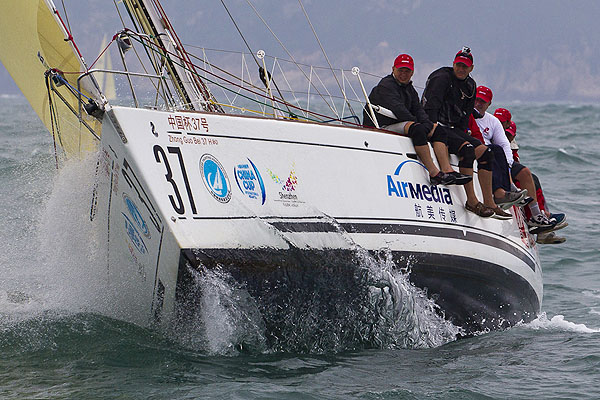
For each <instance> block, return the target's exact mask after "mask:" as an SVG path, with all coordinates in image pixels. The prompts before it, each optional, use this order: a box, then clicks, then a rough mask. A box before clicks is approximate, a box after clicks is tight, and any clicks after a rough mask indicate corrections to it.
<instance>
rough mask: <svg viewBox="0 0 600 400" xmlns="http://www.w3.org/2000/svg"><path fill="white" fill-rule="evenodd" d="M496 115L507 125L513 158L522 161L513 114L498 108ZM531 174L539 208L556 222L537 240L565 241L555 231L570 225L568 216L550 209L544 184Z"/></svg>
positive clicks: (528, 210)
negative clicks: (545, 195)
mask: <svg viewBox="0 0 600 400" xmlns="http://www.w3.org/2000/svg"><path fill="white" fill-rule="evenodd" d="M494 115H495V116H496V117H497V118H498V119H500V121H501V122H502V125H503V126H505V125H507V127H506V129H505V133H506V137H507V139H508V140H509V142H510V145H511V149H512V153H513V158H514V160H515V162H520V159H519V153H518V151H519V146H518V145H517V142H516V141H515V136H516V135H517V125H516V124H515V123H514V122H513V121H511V118H512V115H511V114H510V112H509V111H508V110H507V109H505V108H498V109H496V111H495V112H494ZM503 120H504V121H503ZM531 176H532V178H533V181H534V184H535V189H536V191H535V196H536V200H537V203H538V207H539V209H540V210H541V211H542V212H543V213H544V215H545V216H546V217H548V219H549V220H550V221H551V222H554V223H555V226H554V228H553V230H552V231H545V232H541V233H538V234H537V238H536V242H537V243H540V244H559V243H563V242H565V241H566V240H567V239H566V238H564V237H561V236H558V235H556V233H555V232H554V231H555V230H558V229H562V228H564V227H566V226H567V225H569V224H568V223H567V216H566V215H565V214H563V213H557V214H552V213H550V212H549V211H548V205H547V204H546V199H545V197H544V192H543V190H542V185H541V183H540V180H539V179H538V177H537V176H536V175H535V174H531ZM516 183H517V184H520V182H518V181H517V182H516ZM525 215H526V218H527V219H530V218H531V216H532V212H531V209H530V208H526V209H525Z"/></svg>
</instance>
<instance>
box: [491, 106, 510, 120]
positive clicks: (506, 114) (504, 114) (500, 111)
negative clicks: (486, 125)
mask: <svg viewBox="0 0 600 400" xmlns="http://www.w3.org/2000/svg"><path fill="white" fill-rule="evenodd" d="M494 116H495V117H496V118H498V119H499V120H500V122H506V121H510V120H511V119H512V114H511V113H510V111H508V110H507V109H506V108H496V111H494Z"/></svg>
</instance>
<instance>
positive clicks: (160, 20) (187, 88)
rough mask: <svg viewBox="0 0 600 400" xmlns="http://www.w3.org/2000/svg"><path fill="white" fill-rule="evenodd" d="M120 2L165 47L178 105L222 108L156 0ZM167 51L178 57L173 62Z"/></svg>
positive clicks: (219, 110)
mask: <svg viewBox="0 0 600 400" xmlns="http://www.w3.org/2000/svg"><path fill="white" fill-rule="evenodd" d="M123 3H124V4H125V6H126V7H127V10H128V11H129V13H130V15H131V16H132V17H134V18H135V19H136V20H137V22H138V23H139V25H140V26H141V29H143V31H144V33H145V34H146V35H148V36H149V37H150V40H152V41H153V42H154V43H155V44H156V46H158V47H159V48H162V49H164V50H165V51H166V53H165V54H164V55H163V62H164V63H165V67H166V69H167V73H168V74H169V76H170V77H171V79H172V81H173V85H174V86H175V89H176V90H177V93H178V94H179V96H180V98H181V100H182V102H183V104H182V106H183V107H184V108H186V109H191V110H198V111H213V112H223V110H222V108H221V107H220V106H219V105H218V104H217V102H216V101H215V100H214V98H213V96H212V94H211V93H210V91H209V90H208V87H207V86H206V84H205V83H204V81H202V79H201V78H200V75H199V74H198V73H197V71H196V69H195V67H194V64H193V63H192V61H191V60H190V58H189V56H188V54H187V52H186V51H185V49H184V48H183V44H182V43H181V41H180V40H179V37H178V36H177V34H176V33H175V30H174V29H173V27H172V25H171V23H170V22H169V20H168V18H167V16H166V14H165V12H164V10H163V8H162V6H161V5H160V3H159V2H158V0H124V1H123ZM169 54H176V55H177V56H176V57H177V58H178V59H179V61H177V62H174V61H173V60H172V59H171V57H170V56H169ZM156 72H157V73H158V74H160V73H161V71H156Z"/></svg>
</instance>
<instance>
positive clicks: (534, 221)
mask: <svg viewBox="0 0 600 400" xmlns="http://www.w3.org/2000/svg"><path fill="white" fill-rule="evenodd" d="M511 175H512V177H513V180H517V181H519V183H520V185H521V188H525V189H527V192H528V193H530V196H531V197H533V199H534V201H532V202H531V203H529V205H528V206H527V207H528V208H529V210H530V211H531V218H529V219H528V220H527V224H528V225H529V226H530V227H532V228H537V229H536V231H535V233H539V231H542V229H545V230H548V229H551V228H553V227H554V226H555V225H556V223H553V222H551V221H550V220H548V218H547V217H546V215H545V214H543V213H542V211H541V210H540V207H539V205H538V202H537V193H536V192H537V191H536V188H535V183H534V181H533V177H532V176H531V171H530V170H529V168H527V167H526V166H524V165H523V164H520V163H517V162H514V163H513V166H512V169H511Z"/></svg>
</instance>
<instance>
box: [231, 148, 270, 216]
mask: <svg viewBox="0 0 600 400" xmlns="http://www.w3.org/2000/svg"><path fill="white" fill-rule="evenodd" d="M247 160H248V162H244V163H241V164H237V165H236V166H235V167H234V168H233V176H235V181H236V183H237V185H238V188H240V191H241V192H242V193H244V194H245V195H246V196H247V197H249V198H250V199H252V200H257V201H259V202H260V204H261V205H263V204H265V200H266V198H267V193H266V191H265V184H264V183H263V180H262V176H260V172H258V168H256V165H254V163H253V162H252V160H250V159H249V158H247Z"/></svg>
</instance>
